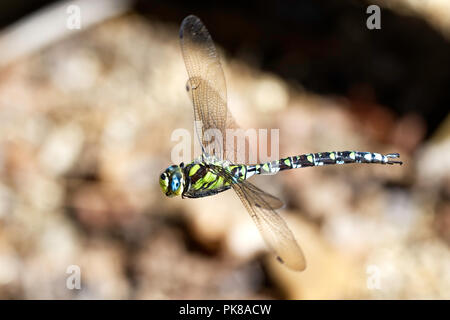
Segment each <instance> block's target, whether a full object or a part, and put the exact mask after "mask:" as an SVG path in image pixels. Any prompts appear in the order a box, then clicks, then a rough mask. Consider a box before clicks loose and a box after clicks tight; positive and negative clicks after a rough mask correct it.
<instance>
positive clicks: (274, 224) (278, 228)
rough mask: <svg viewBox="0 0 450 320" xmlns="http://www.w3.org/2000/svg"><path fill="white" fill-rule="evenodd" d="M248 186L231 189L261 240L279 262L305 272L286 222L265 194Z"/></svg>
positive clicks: (244, 184)
mask: <svg viewBox="0 0 450 320" xmlns="http://www.w3.org/2000/svg"><path fill="white" fill-rule="evenodd" d="M249 185H251V183H250V182H248V181H245V182H244V183H242V184H240V183H239V184H233V188H234V190H235V191H236V193H237V194H238V196H239V198H240V199H241V201H242V203H243V204H244V206H245V208H246V209H247V211H248V212H249V213H250V216H251V217H252V218H253V221H255V224H256V226H257V227H258V229H259V232H260V233H261V235H262V237H263V239H264V240H265V242H266V243H267V245H268V246H269V248H271V249H272V250H273V251H274V252H275V254H276V255H277V258H278V260H279V261H280V262H282V263H284V264H285V265H286V266H288V267H289V268H291V269H293V270H297V271H303V270H305V268H306V260H305V256H304V255H303V251H302V249H301V248H300V246H299V245H298V243H297V241H296V240H295V237H294V235H293V234H292V232H291V230H290V229H289V228H288V226H287V225H286V222H285V221H284V220H283V218H281V216H280V215H279V214H278V213H277V212H276V211H275V210H274V209H273V208H272V207H271V206H270V204H269V202H267V201H266V199H267V197H266V196H265V195H264V194H265V193H264V194H262V193H260V192H259V191H256V189H258V188H257V187H256V186H254V185H252V186H251V187H250V186H249ZM258 190H259V189H258Z"/></svg>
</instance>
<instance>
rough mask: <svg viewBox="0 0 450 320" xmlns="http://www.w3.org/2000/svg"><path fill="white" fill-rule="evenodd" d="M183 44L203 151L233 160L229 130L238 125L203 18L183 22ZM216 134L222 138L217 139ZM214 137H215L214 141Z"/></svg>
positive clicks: (190, 94) (188, 18)
mask: <svg viewBox="0 0 450 320" xmlns="http://www.w3.org/2000/svg"><path fill="white" fill-rule="evenodd" d="M180 44H181V51H182V53H183V58H184V62H185V65H186V69H187V72H188V75H189V79H188V81H187V83H186V90H188V93H189V96H190V97H191V100H192V104H193V106H194V116H195V121H196V130H197V135H198V137H199V140H200V142H201V144H202V146H203V151H204V152H206V153H207V154H210V155H216V156H217V158H219V159H227V158H230V157H231V156H233V155H230V154H227V151H226V144H225V138H226V129H227V128H235V127H237V126H236V124H235V121H234V120H233V118H232V116H231V114H230V113H229V111H228V109H227V88H226V82H225V76H224V73H223V70H222V66H221V64H220V60H219V56H218V54H217V51H216V48H215V46H214V42H213V40H212V38H211V36H210V34H209V32H208V30H207V29H206V27H205V26H204V25H203V23H202V22H201V21H200V19H198V18H197V17H195V16H192V15H191V16H188V17H186V18H185V19H184V20H183V22H182V24H181V27H180ZM199 124H200V125H199ZM205 133H206V135H205ZM208 133H209V135H208ZM217 133H220V135H221V137H217V136H216V134H217ZM211 134H213V135H215V136H214V137H215V138H211Z"/></svg>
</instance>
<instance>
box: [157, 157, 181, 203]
mask: <svg viewBox="0 0 450 320" xmlns="http://www.w3.org/2000/svg"><path fill="white" fill-rule="evenodd" d="M183 167H184V164H183V163H181V164H180V165H172V166H170V167H168V168H167V169H166V170H165V171H164V172H163V173H161V176H160V177H159V186H160V187H161V190H162V192H163V193H164V194H165V195H166V196H168V197H174V196H179V195H181V194H182V193H183V189H184V180H185V179H184V172H183Z"/></svg>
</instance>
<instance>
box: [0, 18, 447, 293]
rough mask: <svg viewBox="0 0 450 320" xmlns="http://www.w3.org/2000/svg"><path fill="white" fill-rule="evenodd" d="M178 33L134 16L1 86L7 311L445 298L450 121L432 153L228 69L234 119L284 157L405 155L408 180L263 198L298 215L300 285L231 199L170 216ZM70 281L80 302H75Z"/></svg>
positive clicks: (402, 170) (1, 77) (337, 105)
mask: <svg viewBox="0 0 450 320" xmlns="http://www.w3.org/2000/svg"><path fill="white" fill-rule="evenodd" d="M177 28H178V26H175V25H167V24H162V23H159V22H157V21H150V22H148V21H147V20H144V19H142V18H141V17H139V16H138V15H133V14H131V15H126V16H122V17H119V18H115V19H112V20H109V21H107V22H104V23H101V24H100V25H98V26H96V27H94V28H91V29H89V30H86V31H83V32H81V33H79V34H77V35H75V36H71V37H68V38H67V39H65V40H62V41H58V42H57V43H54V44H51V45H49V46H47V47H46V48H44V49H42V50H41V51H39V52H38V53H36V54H33V55H30V56H27V57H24V58H23V59H21V60H19V61H16V62H15V63H13V64H10V65H8V66H7V67H5V68H3V69H2V70H1V71H0V298H16V299H17V298H30V299H31V298H35V299H41V298H47V299H54V298H75V299H86V298H96V299H111V298H114V299H128V298H136V299H175V298H176V299H197V298H198V299H204V298H209V299H217V298H219V299H230V298H237V299H247V298H250V299H254V298H262V299H272V298H289V299H310V298H319V299H320V298H325V299H333V298H338V299H342V298H356V299H360V298H369V299H372V298H375V299H376V298H389V299H398V298H401V299H410V298H439V299H448V298H449V297H450V273H449V272H448V270H450V251H449V247H448V246H449V241H450V122H449V121H450V120H449V118H447V119H446V120H445V119H444V120H443V122H442V124H441V126H440V127H439V130H438V131H436V133H435V134H433V135H431V138H430V139H426V140H424V136H425V135H424V132H425V128H424V124H423V120H422V119H421V118H420V117H419V116H417V115H413V114H406V115H403V116H399V115H396V114H394V113H393V112H392V111H390V109H389V108H388V107H387V106H383V105H380V104H378V103H375V102H371V101H367V100H365V99H358V97H354V98H342V97H338V96H319V95H316V94H313V93H311V92H308V91H306V90H303V89H302V88H301V87H300V86H298V85H294V84H292V83H290V82H286V81H285V80H283V79H281V78H279V77H278V76H276V75H274V74H270V73H266V72H262V71H259V70H257V69H255V68H253V67H250V66H248V65H246V64H244V63H243V62H241V61H239V60H235V59H229V58H227V56H226V55H225V59H224V63H223V64H224V69H225V74H226V78H227V83H228V99H229V106H230V109H231V110H232V113H233V115H234V116H235V118H236V120H237V122H238V123H239V124H240V125H241V126H242V127H243V128H280V144H281V148H280V156H288V155H295V154H300V153H307V152H320V151H329V150H347V149H354V150H361V151H374V152H380V153H389V152H399V153H401V159H402V160H403V161H404V165H403V166H379V165H347V166H333V167H323V168H307V169H301V170H295V171H290V172H284V173H281V174H279V175H277V176H269V177H261V178H258V179H256V180H255V181H256V183H257V184H258V185H259V186H261V187H262V188H264V189H265V190H266V191H270V192H272V193H274V194H276V195H278V196H279V197H280V198H282V199H283V200H284V201H285V203H286V204H287V205H286V208H285V209H284V210H282V211H281V214H282V216H283V217H285V219H286V220H287V222H288V224H289V226H290V227H291V229H292V230H293V231H294V233H295V235H296V237H297V239H298V240H299V242H300V244H301V246H302V247H303V249H304V252H305V255H306V258H307V261H308V268H307V270H306V271H305V272H303V273H295V272H292V271H289V270H287V269H286V268H285V267H283V266H282V265H280V264H278V263H277V262H276V260H275V259H274V258H273V257H272V255H271V254H270V253H267V251H266V249H265V245H264V243H263V242H262V240H261V238H260V236H259V234H258V232H257V229H256V227H255V226H254V224H253V222H252V221H251V219H250V218H249V216H248V214H247V213H246V211H245V209H244V207H243V206H242V205H241V203H240V201H239V200H238V198H237V197H236V195H235V194H233V192H232V191H228V192H225V193H223V194H220V195H217V196H214V197H210V198H205V199H199V200H182V199H169V198H166V197H165V196H164V195H163V194H162V193H161V191H160V189H159V185H158V177H159V175H160V172H161V171H162V170H164V169H165V168H166V167H167V166H168V165H170V164H171V162H170V159H171V150H172V147H173V146H174V145H175V143H176V142H174V141H171V134H172V132H173V130H174V129H177V128H187V129H189V130H191V132H192V121H193V112H192V107H191V105H190V101H189V98H188V96H187V95H186V93H185V90H184V88H185V81H186V78H187V75H186V71H185V67H184V63H183V61H182V57H181V53H180V49H179V44H178V37H177ZM362 90H364V88H362ZM71 265H77V266H79V267H80V270H81V275H82V277H81V290H68V289H67V288H66V279H67V277H68V276H69V274H67V273H66V271H67V268H68V267H69V266H71Z"/></svg>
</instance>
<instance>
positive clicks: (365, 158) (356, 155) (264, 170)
mask: <svg viewBox="0 0 450 320" xmlns="http://www.w3.org/2000/svg"><path fill="white" fill-rule="evenodd" d="M398 157H399V154H398V153H392V154H386V155H384V154H381V153H375V152H361V151H331V152H318V153H306V154H302V155H299V156H293V157H287V158H283V159H280V160H277V161H271V162H266V163H262V164H256V165H250V166H247V171H248V173H247V174H246V178H249V177H250V176H252V175H255V174H263V175H264V174H275V173H277V172H279V171H282V170H287V169H297V168H305V167H315V166H324V165H330V164H345V163H379V164H396V163H397V164H402V162H401V161H396V160H392V159H395V158H398Z"/></svg>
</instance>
